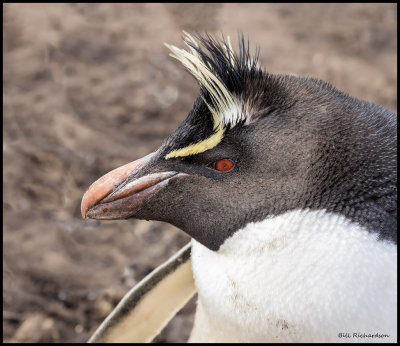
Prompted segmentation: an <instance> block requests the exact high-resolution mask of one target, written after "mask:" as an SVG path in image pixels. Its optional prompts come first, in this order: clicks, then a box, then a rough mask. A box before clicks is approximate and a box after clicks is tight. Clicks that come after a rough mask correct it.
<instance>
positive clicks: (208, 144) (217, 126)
mask: <svg viewBox="0 0 400 346" xmlns="http://www.w3.org/2000/svg"><path fill="white" fill-rule="evenodd" d="M213 120H214V130H216V131H215V133H213V134H212V135H211V136H210V137H208V138H207V139H205V140H202V141H200V142H198V143H194V144H190V145H188V146H187V147H185V148H181V149H176V150H173V151H171V152H170V153H169V154H167V155H166V156H165V159H166V160H168V159H171V158H174V157H185V156H189V155H194V154H200V153H203V152H205V151H206V150H209V149H212V148H214V147H215V146H217V145H218V144H219V143H220V142H221V141H222V138H223V136H224V132H225V128H224V127H223V126H222V124H221V122H220V120H219V117H218V115H217V114H216V113H214V112H213Z"/></svg>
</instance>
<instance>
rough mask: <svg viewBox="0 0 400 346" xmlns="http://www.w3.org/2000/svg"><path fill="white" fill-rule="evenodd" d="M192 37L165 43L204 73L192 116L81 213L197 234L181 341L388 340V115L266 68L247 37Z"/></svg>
mask: <svg viewBox="0 0 400 346" xmlns="http://www.w3.org/2000/svg"><path fill="white" fill-rule="evenodd" d="M199 41H200V44H198V43H197V41H196V40H195V39H193V38H192V37H191V36H190V35H186V37H185V43H186V44H187V46H188V47H189V50H188V51H186V50H183V49H179V48H176V47H172V46H168V47H169V48H170V49H171V51H172V56H173V57H175V58H177V59H178V60H179V61H181V62H182V63H183V65H184V66H185V67H186V68H187V69H188V71H189V72H190V73H191V74H192V75H193V76H194V77H195V79H196V80H197V81H198V83H199V84H200V95H199V97H198V98H197V99H196V100H195V102H194V105H193V108H192V110H191V111H190V112H189V114H188V117H187V119H186V120H185V121H184V122H183V123H182V124H181V126H180V127H179V128H178V129H177V130H176V131H175V132H174V133H173V134H172V135H171V136H169V137H168V138H167V139H166V140H165V141H164V142H163V143H162V145H161V147H160V148H159V149H158V150H157V151H156V152H154V153H152V154H149V155H148V156H146V157H144V158H142V159H140V160H137V161H135V162H132V163H130V164H128V165H125V166H122V167H120V168H118V169H116V170H114V171H112V172H110V173H108V174H107V175H106V176H104V177H102V178H101V179H99V180H98V181H97V182H95V183H94V184H93V185H92V186H91V187H90V188H89V189H88V191H87V192H86V194H85V196H84V198H83V200H82V215H83V217H87V218H96V219H123V218H131V217H132V218H140V219H151V220H159V221H165V222H169V223H171V224H173V225H175V226H177V227H179V228H180V229H182V230H183V231H184V232H186V233H187V234H189V235H190V236H191V237H192V238H193V239H192V255H191V258H192V266H193V275H194V280H195V285H196V288H197V291H198V294H199V296H198V310H197V312H196V319H195V325H194V329H193V332H192V334H191V338H190V341H209V342H216V341H221V342H223V341H224V342H228V341H229V342H235V341H236V342H239V341H241V342H245V341H252V342H335V341H344V342H348V341H350V342H366V341H377V340H378V339H375V337H376V338H379V341H384V342H387V341H389V342H390V341H396V338H397V336H396V332H397V330H396V319H397V317H396V313H397V310H396V299H397V298H396V297H397V296H396V285H397V281H396V280H397V277H396V275H397V274H396V257H397V186H396V184H397V130H396V126H397V123H396V115H395V114H394V113H392V112H390V111H389V110H387V109H385V108H383V107H381V106H379V105H377V104H374V103H370V102H367V101H361V100H358V99H355V98H352V97H350V96H349V95H347V94H345V93H343V92H340V91H339V90H337V89H336V88H334V87H333V86H331V85H330V84H328V83H326V82H323V81H320V80H316V79H313V78H302V77H297V76H290V75H272V74H269V73H267V72H265V71H264V70H262V69H261V68H260V67H259V64H258V61H257V53H256V54H255V56H253V57H252V56H251V55H250V53H249V49H248V46H246V44H245V42H244V39H243V38H241V40H240V42H239V54H235V53H234V52H233V49H232V46H231V43H230V40H229V39H227V40H224V41H222V42H218V41H216V40H214V39H212V38H211V37H209V36H206V37H199ZM165 277H166V278H167V277H168V275H167V276H165ZM159 287H160V286H159ZM132 328H134V326H133V327H132ZM348 333H350V336H351V338H350V339H348V338H347V335H349V334H348ZM352 333H361V335H363V333H364V334H365V335H377V334H379V335H383V336H381V337H379V336H375V337H374V336H370V337H369V336H364V337H360V336H353V334H352ZM343 335H345V336H344V337H341V336H343ZM357 335H358V334H357Z"/></svg>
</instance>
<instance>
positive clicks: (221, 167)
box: [214, 159, 235, 172]
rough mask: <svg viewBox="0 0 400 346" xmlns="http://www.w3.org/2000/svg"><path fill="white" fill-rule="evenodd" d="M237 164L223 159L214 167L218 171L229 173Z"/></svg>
mask: <svg viewBox="0 0 400 346" xmlns="http://www.w3.org/2000/svg"><path fill="white" fill-rule="evenodd" d="M234 165H235V164H234V163H233V162H232V161H231V160H229V159H222V160H218V161H217V162H215V164H214V167H215V169H216V170H217V171H220V172H228V171H230V170H231V169H232V168H233V166H234Z"/></svg>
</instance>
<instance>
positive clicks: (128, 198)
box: [81, 153, 178, 220]
mask: <svg viewBox="0 0 400 346" xmlns="http://www.w3.org/2000/svg"><path fill="white" fill-rule="evenodd" d="M154 154H155V153H151V154H149V155H147V156H145V157H143V158H141V159H139V160H136V161H133V162H131V163H128V164H126V165H124V166H121V167H119V168H117V169H114V170H113V171H111V172H109V173H107V174H106V175H104V176H103V177H101V178H100V179H98V180H97V181H95V182H94V183H93V184H92V185H91V186H90V187H89V188H88V190H87V191H86V193H85V194H84V196H83V198H82V203H81V214H82V217H83V218H90V219H101V220H110V219H123V218H127V217H129V216H130V215H132V214H133V213H134V212H135V211H136V210H137V209H138V208H140V207H141V206H142V205H143V204H144V203H145V202H146V201H147V200H148V199H149V198H150V197H151V196H153V195H154V194H155V193H156V192H158V191H159V190H161V189H162V188H163V187H164V186H165V185H166V184H167V183H168V180H169V178H171V177H173V176H175V175H177V174H178V173H177V172H159V173H154V174H149V175H146V176H143V177H140V178H139V179H129V177H130V176H132V175H133V174H135V173H136V172H137V171H138V170H139V169H140V168H141V167H143V165H145V164H146V163H147V162H149V161H150V159H151V158H152V157H153V156H154Z"/></svg>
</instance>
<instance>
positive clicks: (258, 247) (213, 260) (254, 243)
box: [190, 211, 397, 342]
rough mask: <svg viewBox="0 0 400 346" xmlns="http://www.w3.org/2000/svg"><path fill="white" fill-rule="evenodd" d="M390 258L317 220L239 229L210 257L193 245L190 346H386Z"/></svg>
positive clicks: (355, 234) (343, 225)
mask: <svg viewBox="0 0 400 346" xmlns="http://www.w3.org/2000/svg"><path fill="white" fill-rule="evenodd" d="M396 258H397V247H396V246H395V245H394V244H391V243H388V242H384V241H379V242H378V241H376V236H375V235H374V234H371V233H368V232H366V231H365V230H363V229H362V228H361V227H360V226H358V225H355V224H352V223H350V222H349V221H347V220H346V219H345V218H344V217H342V216H339V215H334V214H329V213H326V212H324V211H291V212H288V213H286V214H283V215H280V216H278V217H273V218H269V219H266V220H264V221H262V222H259V223H251V224H248V225H247V226H246V227H245V228H243V229H241V230H240V231H238V232H236V233H235V234H234V235H233V236H232V237H231V238H229V239H227V240H226V241H225V243H224V244H223V245H222V246H221V248H220V250H219V251H218V252H213V251H210V250H208V249H207V248H206V247H204V246H202V245H201V244H199V243H198V242H196V241H194V240H193V242H192V265H193V273H194V278H195V283H196V287H197V290H198V293H199V301H198V311H197V313H196V321H195V327H194V330H193V332H192V337H191V340H190V341H215V342H218V341H236V342H244V341H247V342H329V341H333V342H335V341H336V342H341V341H342V342H369V341H370V342H390V341H395V340H396V322H397V321H396V318H397V317H396V316H397V310H396V302H397V296H396V291H397V289H396V288H397V275H396V273H397V270H396V268H397V260H396ZM339 333H350V338H347V337H344V338H343V337H342V338H340V337H339ZM353 333H362V334H363V333H365V334H374V335H375V334H377V333H378V334H387V335H389V337H381V338H376V337H375V338H367V337H364V338H360V337H357V338H356V337H354V336H353Z"/></svg>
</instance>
